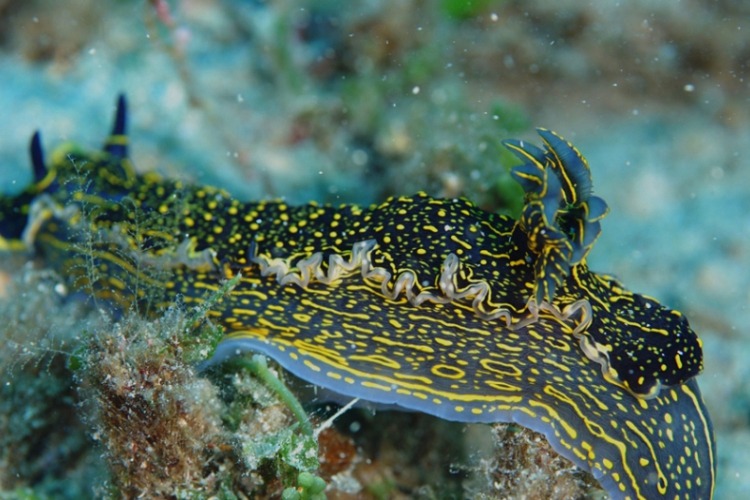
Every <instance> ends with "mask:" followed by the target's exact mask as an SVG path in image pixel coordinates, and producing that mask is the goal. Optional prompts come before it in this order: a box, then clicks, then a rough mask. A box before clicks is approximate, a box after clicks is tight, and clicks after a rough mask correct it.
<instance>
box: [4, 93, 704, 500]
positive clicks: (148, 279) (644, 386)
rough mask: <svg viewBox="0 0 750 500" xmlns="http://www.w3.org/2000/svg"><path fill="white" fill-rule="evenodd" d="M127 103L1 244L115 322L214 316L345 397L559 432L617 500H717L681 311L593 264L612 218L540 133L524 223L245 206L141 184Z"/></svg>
mask: <svg viewBox="0 0 750 500" xmlns="http://www.w3.org/2000/svg"><path fill="white" fill-rule="evenodd" d="M126 118H127V117H126V103H125V99H124V97H120V99H119V102H118V107H117V114H116V118H115V124H114V127H113V130H112V134H111V136H110V138H109V139H108V141H107V142H106V144H105V146H104V148H103V150H102V151H97V152H93V153H92V152H82V151H80V150H79V149H77V148H75V147H73V146H70V145H64V146H61V147H60V148H58V149H57V150H56V151H54V152H53V154H52V157H51V161H50V162H49V164H48V163H46V162H45V159H44V154H43V151H42V147H41V143H40V140H39V134H38V133H37V134H35V135H34V137H33V138H32V141H31V160H32V166H33V174H34V182H33V183H32V184H31V185H30V186H29V187H28V188H27V189H26V190H24V191H23V192H21V193H19V194H17V195H15V196H6V197H0V248H3V249H5V250H22V249H26V250H30V251H34V252H35V253H36V255H38V256H40V257H41V258H42V259H44V261H45V262H46V265H48V266H50V267H52V268H54V269H55V270H57V271H58V272H59V274H60V275H61V276H62V277H63V278H64V279H65V280H66V285H67V287H68V289H70V290H72V291H83V292H86V293H88V294H90V295H92V296H93V297H95V298H96V299H97V300H102V301H103V302H106V303H107V304H110V305H111V306H112V307H114V308H115V309H119V310H127V309H129V308H133V307H136V306H138V307H139V308H140V310H143V309H142V308H141V307H140V306H145V304H150V305H151V306H152V310H158V309H159V308H163V307H166V306H169V305H171V304H174V303H175V302H178V301H179V302H181V303H184V304H187V305H190V306H192V305H199V304H201V303H202V302H203V301H204V300H206V298H207V296H208V295H210V293H211V292H212V291H216V290H218V289H219V288H220V286H221V284H222V282H223V280H225V279H227V278H228V277H233V276H236V275H237V274H238V273H239V274H240V275H241V279H240V281H239V283H238V285H237V286H236V287H235V288H234V290H233V291H232V292H231V294H229V295H228V296H226V297H225V298H224V299H223V300H222V301H221V303H220V306H219V307H218V308H215V309H214V310H212V311H210V314H211V315H213V318H214V320H215V321H216V322H218V323H219V324H221V325H222V326H223V327H224V328H225V331H226V336H225V339H224V340H223V341H222V343H221V344H220V346H219V348H218V349H217V352H216V354H215V356H216V357H218V358H221V357H223V356H227V355H230V354H233V353H235V352H238V351H246V350H250V351H256V352H260V353H265V354H266V355H268V356H270V357H271V358H273V359H274V360H276V361H277V362H278V363H279V364H280V365H281V366H282V367H284V368H285V369H286V370H288V371H290V372H292V373H293V374H295V375H297V376H298V377H301V378H302V379H304V380H306V381H309V382H311V383H313V384H317V385H318V386H321V387H324V388H326V389H329V390H331V391H333V392H336V393H340V394H342V395H345V396H350V397H353V398H354V397H356V398H361V399H363V400H368V401H372V402H375V403H383V404H389V405H395V406H400V407H403V408H405V409H409V410H415V411H422V412H425V413H429V414H432V415H436V416H438V417H442V418H445V419H449V420H455V421H462V422H516V423H518V424H520V425H522V426H525V427H527V428H530V429H532V430H535V431H537V432H540V433H542V434H544V435H545V436H546V437H547V439H548V440H549V442H550V443H551V445H552V446H553V447H554V449H556V450H557V451H558V452H559V453H560V454H561V455H563V456H564V457H566V458H568V459H570V460H572V461H573V462H574V463H575V464H576V465H578V466H580V467H581V468H583V469H585V470H587V471H590V472H591V473H593V475H594V476H595V477H596V478H597V479H598V480H599V481H600V483H601V484H602V486H603V487H604V488H605V489H606V490H607V492H608V493H609V494H610V496H611V497H612V498H614V499H621V500H625V499H630V500H635V499H654V498H669V499H675V498H678V499H708V498H711V497H712V495H713V488H714V482H715V471H716V460H715V442H714V437H713V430H712V426H711V420H710V418H709V415H708V413H707V410H706V407H705V405H704V403H703V400H702V397H701V394H700V391H699V389H698V384H697V382H696V380H695V376H696V375H697V374H698V373H699V372H700V371H701V369H702V363H703V361H702V348H701V342H700V340H699V339H698V337H697V336H696V334H695V333H694V332H693V331H692V330H691V328H690V326H689V325H688V322H687V320H686V319H685V317H684V316H683V315H682V314H680V313H679V312H677V311H672V310H670V309H668V308H666V307H664V306H662V305H660V304H659V303H658V302H657V301H655V300H654V299H651V298H648V297H644V296H642V295H638V294H634V293H631V292H629V291H628V290H626V289H625V288H624V286H623V285H621V284H620V283H619V282H618V281H616V280H615V279H613V278H611V277H609V276H605V275H600V274H596V273H594V272H592V271H590V270H589V269H588V267H587V265H586V256H587V254H588V252H589V251H591V249H592V247H593V245H594V242H595V240H596V238H597V237H598V235H599V233H600V231H601V227H600V221H601V219H602V218H603V217H604V216H605V215H606V214H607V211H608V208H607V205H606V203H605V202H604V201H603V200H602V199H601V198H599V197H597V196H594V195H593V194H592V178H591V171H590V169H589V166H588V164H587V162H586V160H585V158H584V157H583V156H582V155H581V153H580V152H579V151H578V150H577V149H576V148H575V147H573V146H572V145H571V144H570V143H568V142H567V141H565V140H564V139H563V138H562V137H560V136H558V135H557V134H555V133H554V132H551V131H548V130H544V129H539V131H538V132H539V134H540V136H541V138H542V141H543V146H544V149H541V148H538V147H535V146H533V145H531V144H528V143H524V142H520V141H505V143H504V144H505V145H506V147H508V148H509V149H510V150H511V151H512V152H513V153H515V154H516V155H517V156H518V157H519V158H520V159H521V161H522V162H523V164H522V165H520V166H518V167H515V168H514V169H513V170H512V175H513V177H514V178H515V179H516V180H517V181H518V182H519V183H520V184H521V186H522V187H523V189H524V191H525V193H526V194H525V200H524V202H525V203H524V208H523V212H522V214H521V217H520V220H518V221H516V220H513V219H512V218H509V217H505V216H502V215H497V214H493V213H488V212H485V211H483V210H480V209H479V208H477V207H476V206H475V205H474V204H472V203H471V202H470V201H468V200H465V199H436V198H432V197H430V196H428V195H426V194H424V193H419V194H416V195H414V196H402V197H398V198H390V199H388V200H386V201H385V202H383V203H382V204H380V205H377V206H370V207H359V206H354V205H342V206H338V207H333V206H328V205H318V204H316V203H309V204H307V205H304V206H288V205H287V204H286V203H284V202H283V201H260V202H253V203H245V202H241V201H239V200H237V199H234V198H232V197H231V196H230V195H229V193H227V192H226V191H224V190H221V189H217V188H213V187H206V186H196V185H188V184H184V183H182V182H180V181H177V180H167V179H163V178H161V177H160V176H158V175H156V174H154V173H149V174H146V175H139V174H137V173H136V172H135V170H134V169H133V167H132V165H131V163H130V160H129V159H128V142H127V137H126V135H125V125H126Z"/></svg>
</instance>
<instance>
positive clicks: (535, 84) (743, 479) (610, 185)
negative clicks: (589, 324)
mask: <svg viewBox="0 0 750 500" xmlns="http://www.w3.org/2000/svg"><path fill="white" fill-rule="evenodd" d="M748 65H750V3H748V2H743V1H741V0H716V1H712V0H682V1H679V0H649V1H633V2H619V1H614V0H606V1H605V0H602V1H597V2H589V1H583V0H562V1H557V2H547V1H543V0H528V1H512V0H508V1H500V0H472V1H467V0H369V1H363V2H338V1H326V0H316V1H308V2H302V1H293V0H278V1H270V0H269V1H266V2H263V1H258V0H256V1H253V0H171V1H166V0H56V1H52V0H48V1H43V0H23V1H21V0H0V189H1V190H2V191H3V192H13V191H14V190H20V189H21V188H22V187H23V186H25V185H26V183H27V182H28V181H29V180H30V179H31V170H30V167H29V161H28V158H27V155H28V153H27V149H28V141H29V139H30V137H31V135H32V133H33V132H34V130H37V129H38V130H41V132H42V137H43V142H44V144H45V147H46V149H47V151H50V150H51V148H53V147H54V146H56V145H58V144H59V143H61V142H63V141H68V140H71V141H75V142H76V143H79V144H82V145H85V146H89V147H98V146H99V145H100V144H101V143H102V141H103V140H104V139H105V138H106V136H107V134H108V132H109V128H110V120H111V119H112V116H113V112H114V103H115V100H116V97H117V95H118V93H121V92H124V93H126V94H127V97H128V99H129V103H130V111H131V114H130V117H131V120H130V135H131V139H132V142H131V144H132V154H131V156H132V158H133V161H134V163H135V166H136V168H137V169H138V170H139V171H141V172H145V171H150V170H157V171H159V172H161V173H163V174H165V175H168V176H179V177H181V178H184V179H189V180H194V181H198V182H201V183H207V184H213V185H218V186H221V187H224V188H226V189H228V190H229V191H230V192H232V194H234V195H236V196H237V197H240V198H242V199H248V200H249V199H260V198H285V199H287V200H288V201H289V202H290V203H302V202H306V201H308V200H318V201H321V202H328V203H334V204H338V203H352V202H356V203H361V204H369V203H375V202H378V201H381V200H383V199H384V198H385V197H387V196H390V195H400V194H411V193H413V192H416V191H419V190H423V191H426V192H428V193H429V194H431V195H433V196H444V197H455V196H465V197H468V198H470V199H471V200H473V201H474V202H476V203H477V204H478V205H480V206H481V207H483V208H485V209H487V210H493V211H502V212H507V213H512V214H513V213H517V212H518V210H519V207H520V204H519V201H520V196H521V192H520V189H519V188H517V187H516V185H515V183H513V182H512V181H511V179H510V176H509V175H508V168H509V166H511V165H512V164H513V163H512V160H511V158H510V157H509V155H508V153H506V152H504V151H503V150H502V147H501V146H500V140H502V139H504V138H508V137H514V138H520V139H526V140H529V141H532V142H534V143H536V144H539V143H540V142H541V141H540V140H539V139H538V138H537V137H536V134H535V132H534V127H538V126H543V127H545V128H550V129H553V130H555V131H557V132H558V133H560V134H561V135H562V136H564V137H565V138H566V139H568V140H569V141H571V142H572V143H573V144H575V145H576V146H577V147H578V148H579V149H580V150H581V151H582V153H583V154H584V155H585V156H586V157H587V158H588V160H589V164H590V165H591V168H592V171H593V175H594V186H595V188H594V189H595V191H596V193H597V194H598V195H599V196H601V197H602V198H604V199H605V200H606V201H607V202H608V203H609V205H610V207H611V212H610V215H609V216H608V217H607V218H606V220H605V221H604V222H603V224H602V226H603V232H602V236H601V238H600V239H599V241H598V243H597V244H596V246H595V248H594V250H593V251H592V253H591V254H590V265H591V267H592V268H593V269H594V270H596V271H600V272H604V273H607V274H612V275H615V276H617V277H618V278H619V279H620V280H622V281H623V282H624V283H625V284H626V285H627V286H628V287H629V288H630V289H632V290H633V291H637V292H640V293H644V294H647V295H651V296H654V297H656V298H657V299H658V300H660V301H662V302H663V303H666V304H667V305H668V306H670V307H672V308H676V309H679V310H681V311H683V312H684V313H685V314H686V315H687V316H688V318H689V319H690V321H691V325H692V326H693V328H694V329H695V330H696V331H697V332H698V334H699V335H700V336H701V337H702V339H703V341H704V345H705V356H706V369H705V372H704V373H703V374H702V375H701V376H700V379H699V381H700V385H701V388H702V390H703V393H704V397H705V399H706V402H707V404H708V406H709V408H710V410H711V416H712V417H713V420H714V425H715V428H716V433H717V437H718V462H719V476H718V486H717V491H716V498H717V499H730V498H741V497H744V496H746V495H747V492H748V491H750V472H748V471H750V453H748V451H747V450H748V449H750V313H748V309H747V307H748V303H749V302H750V160H748V157H747V155H746V154H745V151H746V149H747V148H748V146H750V134H749V132H750V105H749V103H748V98H749V97H750V92H748V84H749V83H750V82H748V81H746V80H747V78H750V71H749V70H748Z"/></svg>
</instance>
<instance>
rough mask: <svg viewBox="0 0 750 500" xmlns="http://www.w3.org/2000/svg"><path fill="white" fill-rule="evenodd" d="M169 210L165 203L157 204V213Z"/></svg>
mask: <svg viewBox="0 0 750 500" xmlns="http://www.w3.org/2000/svg"><path fill="white" fill-rule="evenodd" d="M168 211H169V208H168V207H167V206H166V205H159V213H162V214H165V213H167V212H168Z"/></svg>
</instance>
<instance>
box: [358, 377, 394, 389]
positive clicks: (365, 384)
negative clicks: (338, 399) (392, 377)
mask: <svg viewBox="0 0 750 500" xmlns="http://www.w3.org/2000/svg"><path fill="white" fill-rule="evenodd" d="M362 385H363V386H365V387H371V388H373V389H380V390H381V391H386V392H391V387H389V386H387V385H382V384H376V383H375V382H370V381H367V380H365V381H364V382H362Z"/></svg>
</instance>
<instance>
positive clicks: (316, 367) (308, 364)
mask: <svg viewBox="0 0 750 500" xmlns="http://www.w3.org/2000/svg"><path fill="white" fill-rule="evenodd" d="M305 364H306V365H307V366H308V367H310V369H312V370H313V371H316V372H319V371H320V367H319V366H318V365H315V364H313V363H312V362H310V360H309V359H306V360H305Z"/></svg>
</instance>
